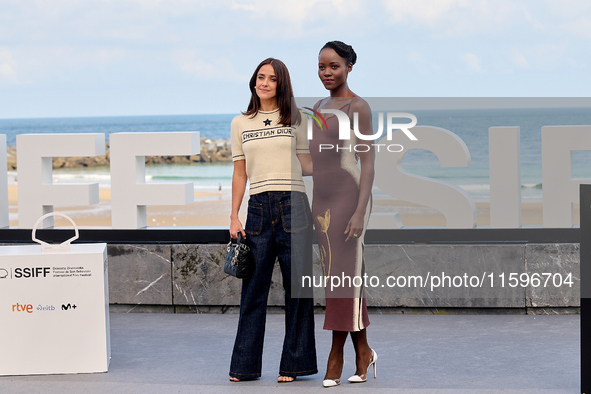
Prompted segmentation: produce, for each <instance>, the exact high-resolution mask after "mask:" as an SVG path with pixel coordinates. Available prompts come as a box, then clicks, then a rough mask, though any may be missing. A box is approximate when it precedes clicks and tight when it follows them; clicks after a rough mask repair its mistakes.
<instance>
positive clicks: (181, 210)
mask: <svg viewBox="0 0 591 394" xmlns="http://www.w3.org/2000/svg"><path fill="white" fill-rule="evenodd" d="M8 198H9V206H10V210H9V212H10V226H11V227H18V215H17V212H18V209H17V202H18V200H17V198H18V188H17V185H9V187H8ZM246 198H247V196H246V197H245V201H246ZM99 200H100V202H99V204H97V205H93V206H86V207H57V206H56V207H54V210H55V211H61V212H64V213H66V214H67V215H69V216H71V217H72V219H74V221H75V222H76V224H77V225H78V226H80V227H96V226H100V227H110V226H111V190H110V189H108V188H101V189H100V190H99ZM230 207H231V190H229V189H227V190H223V191H222V193H221V194H220V193H203V192H199V193H195V202H194V203H192V204H190V205H184V206H149V207H148V226H166V227H171V226H173V227H174V226H183V227H185V226H187V227H201V226H206V227H210V226H229V225H230V218H229V216H230ZM245 207H246V203H245V202H244V203H243V204H242V209H241V212H240V213H241V218H242V220H243V223H244V221H245V218H246V209H245ZM476 208H477V210H478V219H477V225H478V226H488V225H490V209H489V204H488V203H476ZM521 209H522V213H521V215H522V224H523V225H524V226H530V225H534V226H540V225H542V204H541V203H523V204H522V206H521ZM373 212H399V213H400V217H401V219H402V222H403V223H404V225H405V226H445V217H444V216H443V215H442V214H440V213H439V212H438V211H436V210H434V209H431V208H428V207H424V206H421V205H417V204H413V203H408V202H405V201H391V200H376V201H374V205H373ZM574 215H575V224H579V217H578V206H575V213H574ZM55 225H56V226H68V225H69V222H67V221H66V220H64V219H60V218H56V219H55Z"/></svg>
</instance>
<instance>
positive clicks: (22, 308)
mask: <svg viewBox="0 0 591 394" xmlns="http://www.w3.org/2000/svg"><path fill="white" fill-rule="evenodd" d="M12 311H13V312H27V313H33V305H31V304H19V303H18V302H17V303H16V304H15V305H13V306H12Z"/></svg>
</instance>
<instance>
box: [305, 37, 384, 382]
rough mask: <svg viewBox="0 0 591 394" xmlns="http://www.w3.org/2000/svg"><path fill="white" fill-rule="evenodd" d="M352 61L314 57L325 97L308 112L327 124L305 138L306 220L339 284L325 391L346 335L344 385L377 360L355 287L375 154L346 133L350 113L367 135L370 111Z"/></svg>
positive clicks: (333, 296) (342, 50) (341, 47)
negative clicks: (355, 84) (310, 185)
mask: <svg viewBox="0 0 591 394" xmlns="http://www.w3.org/2000/svg"><path fill="white" fill-rule="evenodd" d="M356 60H357V55H356V54H355V51H353V48H352V47H351V46H350V45H346V44H344V43H342V42H340V41H331V42H328V43H327V44H326V45H325V46H324V47H323V48H322V50H321V51H320V54H319V56H318V76H319V77H320V79H321V81H322V83H323V85H324V87H325V88H326V89H327V90H329V91H330V96H329V97H327V98H325V99H323V100H320V101H319V102H318V103H316V105H315V106H314V110H315V111H316V113H317V114H318V113H319V114H321V115H322V117H323V118H324V120H325V122H326V124H324V123H323V122H321V123H320V124H321V125H322V127H320V126H318V124H315V125H314V128H313V136H312V139H311V140H310V153H311V155H312V162H313V180H314V200H313V203H312V215H313V217H314V225H315V227H316V234H317V236H318V245H319V249H320V254H321V258H322V265H323V270H324V275H325V276H328V277H330V278H332V277H338V278H340V279H341V283H340V285H341V286H339V287H338V288H332V289H331V284H333V283H336V281H335V282H333V281H332V279H330V278H329V280H328V282H327V287H326V315H325V320H324V329H325V330H332V348H331V351H330V354H329V357H328V363H327V370H326V375H325V377H324V381H323V385H324V387H332V386H337V385H339V384H340V382H341V373H342V370H343V365H344V358H343V347H344V345H345V341H346V340H347V337H348V336H349V333H350V334H351V339H352V341H353V346H354V348H355V354H356V360H355V366H356V371H355V375H353V376H351V377H350V378H349V379H348V380H349V381H350V382H353V383H361V382H365V381H366V380H367V373H368V371H369V368H370V367H371V366H372V365H373V366H374V377H375V362H376V360H377V354H376V352H375V351H374V350H373V349H372V348H370V347H369V345H368V343H367V326H368V325H369V318H368V314H367V306H366V302H365V297H364V289H363V285H361V286H359V284H360V283H359V282H360V280H362V279H363V277H364V274H365V265H364V262H363V237H364V235H365V228H366V227H367V223H368V220H369V214H370V211H371V187H372V184H373V178H374V152H373V149H372V147H371V142H372V141H364V140H360V141H357V137H356V136H355V134H354V133H353V130H352V129H353V126H354V123H353V121H354V114H355V113H357V116H358V125H359V127H358V128H359V131H360V132H361V133H363V134H369V135H371V134H373V128H372V123H371V109H370V107H369V105H368V104H367V102H366V101H365V100H363V99H362V98H360V97H359V96H357V95H356V94H355V93H353V92H352V91H351V89H349V86H348V85H347V77H348V74H349V73H350V72H351V70H352V68H353V65H354V64H355V62H356ZM322 110H339V111H341V112H342V113H343V114H345V115H347V116H348V119H350V121H349V120H348V121H347V122H346V123H343V122H339V119H338V116H337V114H334V113H330V112H323V111H322ZM341 115H342V114H341ZM339 123H341V126H343V125H346V127H347V128H349V130H348V131H349V132H350V136H351V138H349V139H343V140H341V139H339ZM358 143H359V146H357V144H358ZM361 145H365V146H361ZM366 146H367V148H366ZM331 147H332V148H331ZM358 162H359V163H360V168H358V166H357V163H358ZM343 278H351V282H352V283H351V284H349V283H346V282H347V281H346V280H344V281H343V280H342V279H343ZM354 278H357V279H356V280H354Z"/></svg>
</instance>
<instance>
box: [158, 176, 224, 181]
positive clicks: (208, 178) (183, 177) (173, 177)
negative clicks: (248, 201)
mask: <svg viewBox="0 0 591 394" xmlns="http://www.w3.org/2000/svg"><path fill="white" fill-rule="evenodd" d="M151 178H152V180H154V181H166V180H171V181H173V180H188V181H200V180H218V179H226V180H227V179H232V177H231V176H217V175H216V176H184V175H152V176H151Z"/></svg>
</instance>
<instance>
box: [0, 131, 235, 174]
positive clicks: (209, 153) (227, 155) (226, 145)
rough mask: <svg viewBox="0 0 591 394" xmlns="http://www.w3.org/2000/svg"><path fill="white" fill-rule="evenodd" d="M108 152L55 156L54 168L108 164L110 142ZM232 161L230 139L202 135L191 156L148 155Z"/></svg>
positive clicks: (10, 156)
mask: <svg viewBox="0 0 591 394" xmlns="http://www.w3.org/2000/svg"><path fill="white" fill-rule="evenodd" d="M105 152H106V154H105V155H103V156H94V157H54V158H53V168H74V167H95V166H108V165H109V163H110V152H109V143H108V142H107V143H106V144H105ZM16 155H17V152H16V147H15V146H9V147H8V148H7V150H6V156H7V161H8V170H16ZM228 161H232V149H231V146H230V140H229V139H217V140H213V139H211V138H207V137H201V152H200V153H199V154H198V155H190V156H146V163H147V164H161V163H177V164H190V163H215V162H228Z"/></svg>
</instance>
